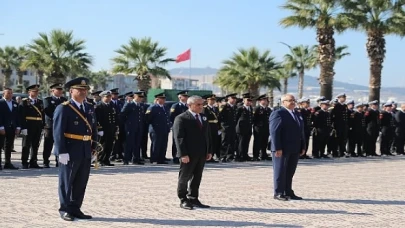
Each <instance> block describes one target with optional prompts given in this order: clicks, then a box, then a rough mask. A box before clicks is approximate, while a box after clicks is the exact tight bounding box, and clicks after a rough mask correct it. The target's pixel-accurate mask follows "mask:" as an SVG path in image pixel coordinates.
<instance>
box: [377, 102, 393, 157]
mask: <svg viewBox="0 0 405 228" xmlns="http://www.w3.org/2000/svg"><path fill="white" fill-rule="evenodd" d="M383 106H384V110H383V111H382V112H381V113H380V116H379V118H380V124H381V125H380V126H381V142H380V151H381V155H391V156H392V155H394V154H392V153H391V144H392V141H393V140H394V133H395V123H394V117H393V115H392V103H385V104H384V105H383Z"/></svg>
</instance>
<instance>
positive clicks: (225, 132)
mask: <svg viewBox="0 0 405 228" xmlns="http://www.w3.org/2000/svg"><path fill="white" fill-rule="evenodd" d="M225 98H227V99H228V102H227V103H225V104H222V105H221V106H220V107H219V122H220V123H221V129H222V138H221V161H222V162H229V161H231V160H233V158H234V153H235V141H236V129H235V127H236V100H237V98H236V93H232V94H228V95H226V96H225Z"/></svg>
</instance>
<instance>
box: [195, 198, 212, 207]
mask: <svg viewBox="0 0 405 228" xmlns="http://www.w3.org/2000/svg"><path fill="white" fill-rule="evenodd" d="M190 203H191V204H192V205H193V207H199V208H210V206H208V205H205V204H202V203H201V202H200V200H198V199H190Z"/></svg>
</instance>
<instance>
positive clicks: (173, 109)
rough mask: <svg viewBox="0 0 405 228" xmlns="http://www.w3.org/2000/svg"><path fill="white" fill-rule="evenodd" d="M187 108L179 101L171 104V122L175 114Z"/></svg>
mask: <svg viewBox="0 0 405 228" xmlns="http://www.w3.org/2000/svg"><path fill="white" fill-rule="evenodd" d="M187 110H188V107H187V106H186V105H185V104H183V103H181V102H178V103H175V104H173V105H172V107H171V109H170V121H171V122H172V123H174V118H176V116H178V115H180V114H182V113H183V112H185V111H187Z"/></svg>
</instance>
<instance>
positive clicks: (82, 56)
mask: <svg viewBox="0 0 405 228" xmlns="http://www.w3.org/2000/svg"><path fill="white" fill-rule="evenodd" d="M84 44H85V41H84V40H75V39H74V37H73V32H72V31H68V32H65V31H62V30H52V31H51V32H50V33H49V34H46V33H39V38H37V39H34V40H33V41H32V43H31V44H29V45H28V46H27V47H28V56H27V61H26V64H25V66H26V67H27V68H35V69H36V70H37V74H38V75H41V74H40V73H42V72H43V73H44V74H45V75H46V76H47V78H46V80H47V83H48V84H55V83H65V81H66V78H67V77H68V76H70V77H74V76H75V75H77V74H81V73H83V72H85V71H87V70H88V68H89V67H90V65H91V64H92V57H91V56H90V55H89V54H88V53H86V52H84V49H85V45H84Z"/></svg>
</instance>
